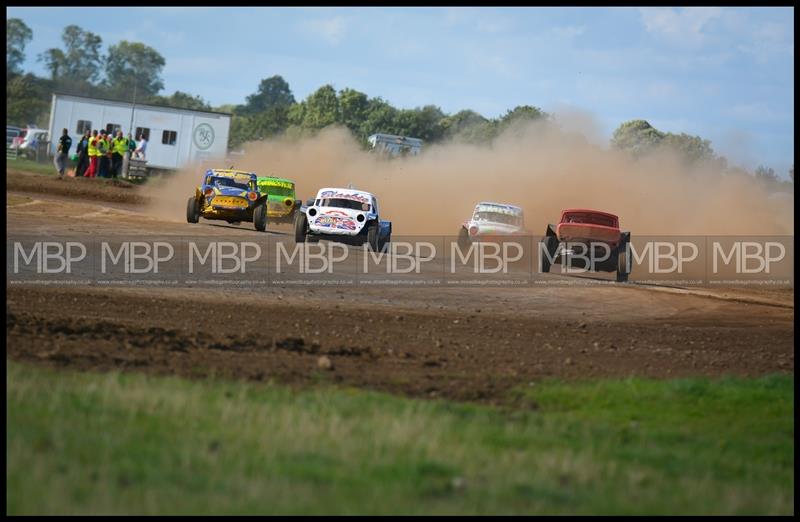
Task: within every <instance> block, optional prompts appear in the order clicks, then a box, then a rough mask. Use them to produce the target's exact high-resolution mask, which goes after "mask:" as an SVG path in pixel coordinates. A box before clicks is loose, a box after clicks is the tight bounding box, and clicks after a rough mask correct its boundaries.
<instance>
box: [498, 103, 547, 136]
mask: <svg viewBox="0 0 800 522" xmlns="http://www.w3.org/2000/svg"><path fill="white" fill-rule="evenodd" d="M547 117H548V114H547V113H546V112H544V111H543V110H542V109H540V108H538V107H531V106H530V105H519V106H517V107H514V109H512V110H510V111H508V112H506V114H505V115H504V116H503V117H502V118H500V122H499V125H498V126H499V128H498V131H499V132H503V131H504V130H506V129H507V128H509V127H511V126H518V125H524V124H525V123H528V122H532V121H536V120H545V119H547Z"/></svg>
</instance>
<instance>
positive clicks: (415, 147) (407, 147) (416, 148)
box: [367, 133, 422, 156]
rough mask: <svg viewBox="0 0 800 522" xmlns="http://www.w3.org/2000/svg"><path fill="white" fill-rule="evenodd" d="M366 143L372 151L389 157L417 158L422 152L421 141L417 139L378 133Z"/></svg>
mask: <svg viewBox="0 0 800 522" xmlns="http://www.w3.org/2000/svg"><path fill="white" fill-rule="evenodd" d="M367 141H368V142H369V143H370V145H372V150H374V151H376V152H382V153H384V154H388V155H391V156H400V155H404V154H408V155H409V156H417V155H419V153H420V152H422V140H421V139H419V138H408V137H406V136H395V135H394V134H380V133H378V134H373V135H372V136H370V137H369V138H367Z"/></svg>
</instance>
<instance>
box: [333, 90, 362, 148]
mask: <svg viewBox="0 0 800 522" xmlns="http://www.w3.org/2000/svg"><path fill="white" fill-rule="evenodd" d="M339 110H340V111H341V116H340V120H341V122H342V123H343V124H344V125H345V126H347V128H348V129H350V130H351V131H352V132H353V134H355V135H356V136H357V137H358V138H359V139H362V140H364V139H366V136H365V135H363V133H362V131H363V125H364V122H366V120H367V115H368V111H369V99H368V98H367V95H366V94H364V93H363V92H359V91H356V90H355V89H342V90H341V91H340V92H339Z"/></svg>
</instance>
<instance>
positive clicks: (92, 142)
mask: <svg viewBox="0 0 800 522" xmlns="http://www.w3.org/2000/svg"><path fill="white" fill-rule="evenodd" d="M99 140H100V139H99V138H98V137H97V129H95V130H93V131H92V137H91V138H89V144H88V145H87V150H88V151H89V168H88V169H86V174H85V175H86V177H87V178H96V177H97V158H98V150H97V142H98V141H99Z"/></svg>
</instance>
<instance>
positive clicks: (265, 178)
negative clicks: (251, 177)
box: [258, 176, 294, 185]
mask: <svg viewBox="0 0 800 522" xmlns="http://www.w3.org/2000/svg"><path fill="white" fill-rule="evenodd" d="M258 181H281V182H283V183H291V184H292V185H294V181H292V180H290V179H286V178H279V177H278V176H258Z"/></svg>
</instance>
